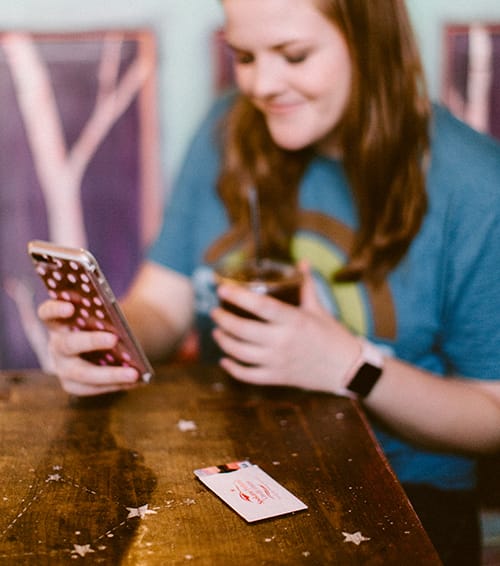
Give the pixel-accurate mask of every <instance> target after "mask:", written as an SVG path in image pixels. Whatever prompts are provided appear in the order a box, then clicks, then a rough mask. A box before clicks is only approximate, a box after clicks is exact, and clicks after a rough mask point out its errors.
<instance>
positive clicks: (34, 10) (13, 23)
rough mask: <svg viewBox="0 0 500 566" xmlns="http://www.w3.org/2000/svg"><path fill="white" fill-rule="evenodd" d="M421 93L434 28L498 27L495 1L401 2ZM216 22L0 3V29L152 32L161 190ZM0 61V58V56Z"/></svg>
mask: <svg viewBox="0 0 500 566" xmlns="http://www.w3.org/2000/svg"><path fill="white" fill-rule="evenodd" d="M407 4H408V8H409V10H410V14H411V17H412V19H413V23H414V26H415V28H416V34H417V38H418V40H419V42H420V44H421V49H422V54H423V57H424V65H425V68H426V71H427V75H428V80H429V87H430V89H431V93H432V95H433V96H434V97H437V96H438V95H439V87H440V84H439V83H440V73H441V65H442V62H441V51H442V43H441V26H442V24H443V23H444V22H446V21H458V22H460V21H470V20H488V21H491V20H496V21H500V2H499V1H498V0H474V2H471V1H470V0H407ZM221 21H222V10H221V6H220V2H219V0H141V1H140V2H138V1H133V0H128V1H125V2H124V1H123V0H107V1H106V2H103V1H102V0H87V1H86V2H85V3H84V4H81V3H80V2H76V1H74V0H16V1H14V2H0V29H1V30H11V29H28V30H33V31H74V30H89V29H96V28H97V29H103V28H117V27H118V28H119V27H149V28H152V29H154V30H155V32H156V35H157V37H158V47H159V84H158V94H159V104H160V116H161V132H162V140H161V142H162V147H163V167H164V175H165V180H166V186H167V187H168V186H170V183H171V180H172V178H173V177H174V175H175V172H176V170H177V168H178V166H179V163H180V160H181V158H182V155H183V153H184V151H185V149H186V145H187V143H188V141H189V138H190V136H191V134H192V133H193V130H194V128H195V127H196V124H197V123H198V122H199V120H200V118H201V116H202V115H203V114H204V112H205V111H206V109H207V108H208V106H209V105H210V103H211V101H212V99H213V96H214V89H213V68H212V66H211V52H210V49H211V34H212V31H213V30H214V29H215V28H216V27H217V26H218V25H220V23H221ZM0 56H1V54H0Z"/></svg>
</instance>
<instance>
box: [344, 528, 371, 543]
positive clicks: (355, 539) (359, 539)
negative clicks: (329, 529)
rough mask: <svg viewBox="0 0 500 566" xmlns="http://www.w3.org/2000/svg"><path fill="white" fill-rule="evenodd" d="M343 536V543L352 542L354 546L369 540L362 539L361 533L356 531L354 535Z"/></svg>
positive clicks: (346, 534)
mask: <svg viewBox="0 0 500 566" xmlns="http://www.w3.org/2000/svg"><path fill="white" fill-rule="evenodd" d="M342 534H343V535H344V537H345V538H344V541H343V542H353V543H354V544H355V545H356V546H359V545H360V544H361V543H362V542H364V541H366V540H370V539H369V538H367V537H364V536H363V535H362V534H361V531H356V532H355V533H344V532H343V533H342Z"/></svg>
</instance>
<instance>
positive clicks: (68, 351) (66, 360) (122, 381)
mask: <svg viewBox="0 0 500 566" xmlns="http://www.w3.org/2000/svg"><path fill="white" fill-rule="evenodd" d="M73 313H74V307H73V305H72V304H71V303H69V302H65V301H55V300H47V301H45V302H43V303H42V304H41V305H40V306H39V308H38V316H39V317H40V319H41V320H42V322H43V323H44V324H45V326H46V327H47V330H48V332H49V356H50V360H51V364H52V368H51V370H53V371H54V372H55V373H56V374H57V376H58V377H59V379H60V381H61V385H62V387H63V389H64V390H65V391H66V392H68V393H70V394H72V395H78V396H91V395H100V394H103V393H111V392H115V391H122V390H127V389H131V388H134V387H135V386H136V385H137V383H138V382H139V373H138V372H137V371H136V370H135V369H133V368H127V367H121V366H118V367H116V366H113V367H112V366H98V365H96V364H93V363H91V362H88V361H86V360H84V359H82V358H81V357H80V354H83V353H84V352H92V351H94V350H107V349H109V348H112V347H113V346H114V345H115V343H116V341H117V337H116V336H115V335H114V334H112V333H110V332H101V331H91V332H88V331H83V330H80V331H73V330H71V329H70V328H69V326H68V324H67V323H66V322H65V319H68V318H70V317H71V316H72V315H73Z"/></svg>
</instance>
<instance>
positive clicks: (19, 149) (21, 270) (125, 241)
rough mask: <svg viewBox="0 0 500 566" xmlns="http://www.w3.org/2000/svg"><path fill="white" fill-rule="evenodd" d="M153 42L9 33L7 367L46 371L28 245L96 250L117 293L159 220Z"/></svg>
mask: <svg viewBox="0 0 500 566" xmlns="http://www.w3.org/2000/svg"><path fill="white" fill-rule="evenodd" d="M156 73H157V69H156V42H155V38H154V35H153V33H152V32H151V31H149V30H142V29H141V30H109V31H106V30H103V31H97V32H88V33H57V34H55V33H54V34H40V33H27V32H3V33H0V97H1V100H2V104H1V105H0V123H1V124H2V128H1V129H0V163H1V165H0V215H1V221H0V367H2V368H17V367H38V366H42V367H46V365H47V360H46V344H45V341H46V337H45V334H44V329H43V327H41V326H40V323H39V322H38V320H37V317H36V314H35V309H36V306H37V305H38V303H40V302H41V301H42V300H43V299H44V298H45V296H46V292H45V290H44V289H43V288H42V286H41V283H40V282H39V281H38V278H37V277H36V275H35V274H34V272H33V267H32V265H31V263H30V260H29V258H28V256H27V253H26V244H27V242H28V241H29V240H30V239H42V240H52V241H55V242H57V243H60V244H64V245H69V246H77V247H88V248H90V249H91V251H92V252H93V253H94V255H95V256H96V257H97V258H98V260H99V263H100V264H101V266H102V267H103V270H104V271H105V272H106V274H107V276H108V278H109V280H110V283H111V285H112V287H113V288H114V290H115V293H116V294H117V295H118V296H119V295H121V294H122V293H123V292H124V291H125V290H126V288H127V286H128V285H129V283H130V281H131V278H132V275H133V274H134V272H135V270H136V268H137V265H138V263H139V261H140V260H141V258H142V255H143V252H144V249H145V247H146V246H147V244H148V243H149V242H150V241H151V240H152V238H153V237H154V235H155V233H156V230H157V228H158V225H159V220H160V218H159V216H160V211H161V206H160V199H161V174H160V167H159V164H158V163H159V148H158V142H159V140H158V133H157V128H158V119H157V115H156V108H157V104H156Z"/></svg>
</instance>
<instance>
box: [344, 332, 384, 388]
mask: <svg viewBox="0 0 500 566" xmlns="http://www.w3.org/2000/svg"><path fill="white" fill-rule="evenodd" d="M357 342H358V346H359V347H358V354H357V356H356V358H355V359H354V360H353V362H352V363H351V365H350V367H349V369H348V370H347V371H346V372H345V374H344V376H343V377H342V379H341V380H340V390H339V391H338V393H339V394H340V395H344V396H346V397H353V398H359V397H361V398H365V397H367V396H368V395H369V394H370V392H371V390H372V389H373V388H374V387H375V385H376V383H377V382H378V380H379V379H380V377H381V376H382V373H383V370H384V356H383V354H382V352H381V351H380V349H379V348H377V346H375V345H374V344H372V343H371V342H369V341H368V340H367V339H366V338H362V337H358V338H357Z"/></svg>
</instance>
